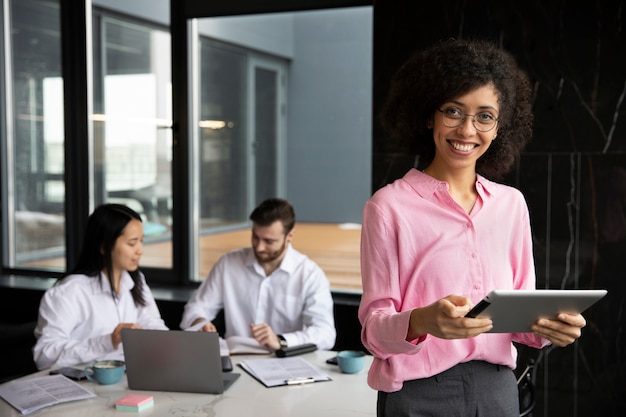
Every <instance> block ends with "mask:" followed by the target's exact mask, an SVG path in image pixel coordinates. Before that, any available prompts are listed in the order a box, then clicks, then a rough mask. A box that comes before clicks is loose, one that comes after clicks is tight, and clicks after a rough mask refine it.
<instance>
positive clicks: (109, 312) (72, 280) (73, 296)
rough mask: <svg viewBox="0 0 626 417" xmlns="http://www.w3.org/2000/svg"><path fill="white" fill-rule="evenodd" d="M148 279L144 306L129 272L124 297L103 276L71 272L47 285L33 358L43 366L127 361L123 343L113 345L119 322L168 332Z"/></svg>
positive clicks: (122, 289)
mask: <svg viewBox="0 0 626 417" xmlns="http://www.w3.org/2000/svg"><path fill="white" fill-rule="evenodd" d="M140 279H141V280H142V281H143V297H144V300H145V301H146V305H145V306H136V305H135V302H134V300H133V296H132V294H131V293H130V290H131V289H132V288H133V287H134V285H135V283H134V282H133V280H132V278H131V277H130V275H129V274H128V272H126V271H124V273H122V278H121V280H120V295H119V297H114V296H113V291H112V290H111V285H110V283H109V281H108V280H107V278H106V277H105V276H104V274H102V273H101V274H100V277H99V278H94V277H88V276H86V275H69V276H67V277H65V278H64V279H63V281H62V282H61V283H60V284H59V285H55V286H53V287H51V288H50V289H48V290H47V291H46V292H45V294H44V295H43V297H42V299H41V304H40V305H39V319H38V322H37V327H36V328H35V337H36V338H37V343H36V344H35V347H34V349H33V357H34V360H35V364H36V365H37V368H38V369H45V368H50V367H52V366H59V367H60V366H76V365H79V364H83V363H88V362H92V361H96V360H105V359H119V360H124V351H123V349H122V344H121V343H120V344H119V345H118V347H117V349H114V348H113V342H112V341H111V333H113V330H114V329H115V327H116V326H117V325H118V324H119V323H136V324H138V325H139V326H141V327H142V328H144V329H160V330H167V326H166V325H165V322H164V321H163V319H162V318H161V314H160V312H159V309H158V307H157V305H156V302H155V300H154V297H153V296H152V293H151V291H150V288H148V285H147V284H146V281H145V277H144V276H143V274H140Z"/></svg>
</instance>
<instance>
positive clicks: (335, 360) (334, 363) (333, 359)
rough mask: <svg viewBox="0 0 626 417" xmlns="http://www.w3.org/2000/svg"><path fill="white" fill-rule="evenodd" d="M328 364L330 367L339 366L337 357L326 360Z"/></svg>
mask: <svg viewBox="0 0 626 417" xmlns="http://www.w3.org/2000/svg"><path fill="white" fill-rule="evenodd" d="M326 363H328V364H330V365H337V357H336V356H333V357H332V358H329V359H326Z"/></svg>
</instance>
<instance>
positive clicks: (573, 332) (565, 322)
mask: <svg viewBox="0 0 626 417" xmlns="http://www.w3.org/2000/svg"><path fill="white" fill-rule="evenodd" d="M586 324H587V321H586V320H585V318H584V317H583V316H582V315H581V314H567V313H559V315H558V316H557V318H556V319H546V318H540V319H538V320H537V321H536V322H535V323H533V325H532V326H531V329H532V331H533V332H534V333H535V334H537V335H539V336H542V337H545V338H546V339H548V340H549V341H550V342H551V343H552V344H553V345H555V346H560V347H563V346H567V345H570V344H572V343H573V342H574V341H576V339H578V338H579V337H580V335H581V329H582V328H583V327H585V325H586Z"/></svg>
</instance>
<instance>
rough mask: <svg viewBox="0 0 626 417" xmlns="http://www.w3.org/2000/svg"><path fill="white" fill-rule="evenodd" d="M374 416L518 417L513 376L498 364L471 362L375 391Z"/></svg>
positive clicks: (510, 371) (517, 400) (517, 402)
mask: <svg viewBox="0 0 626 417" xmlns="http://www.w3.org/2000/svg"><path fill="white" fill-rule="evenodd" d="M376 415H377V416H378V417H519V415H520V413H519V394H518V390H517V381H516V378H515V374H514V373H513V371H512V370H511V369H509V368H508V367H506V366H502V365H493V364H490V363H488V362H482V361H472V362H467V363H461V364H458V365H456V366H454V367H452V368H450V369H448V370H447V371H444V372H442V373H440V374H438V375H435V376H432V377H430V378H424V379H415V380H412V381H405V382H404V385H403V387H402V389H401V390H400V391H396V392H389V393H388V392H383V391H379V392H378V403H377V406H376Z"/></svg>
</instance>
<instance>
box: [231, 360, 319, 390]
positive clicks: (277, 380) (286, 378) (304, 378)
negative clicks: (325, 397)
mask: <svg viewBox="0 0 626 417" xmlns="http://www.w3.org/2000/svg"><path fill="white" fill-rule="evenodd" d="M239 366H241V367H242V368H243V370H245V371H246V372H248V373H249V374H250V375H251V376H252V377H254V378H255V379H257V380H258V381H259V382H261V383H262V384H263V385H265V386H266V387H277V386H281V385H296V384H306V383H309V382H321V381H330V380H331V379H330V377H329V376H328V375H326V374H325V373H323V372H321V371H320V370H319V369H317V368H316V367H315V366H314V365H312V364H311V363H309V362H308V361H307V360H305V359H303V358H301V357H290V358H260V359H251V360H246V361H242V362H240V363H239Z"/></svg>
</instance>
